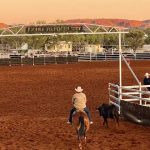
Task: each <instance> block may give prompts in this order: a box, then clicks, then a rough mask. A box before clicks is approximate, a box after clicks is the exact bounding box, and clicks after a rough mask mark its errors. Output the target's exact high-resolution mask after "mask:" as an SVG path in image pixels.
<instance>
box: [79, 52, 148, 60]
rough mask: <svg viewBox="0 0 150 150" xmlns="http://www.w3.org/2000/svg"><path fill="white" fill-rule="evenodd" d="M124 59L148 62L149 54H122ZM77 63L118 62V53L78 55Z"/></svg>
mask: <svg viewBox="0 0 150 150" xmlns="http://www.w3.org/2000/svg"><path fill="white" fill-rule="evenodd" d="M123 55H124V57H125V58H126V59H130V60H143V59H144V60H150V53H135V54H132V53H123ZM78 58H79V61H101V60H119V53H114V54H110V53H103V54H101V53H97V54H93V53H80V54H78Z"/></svg>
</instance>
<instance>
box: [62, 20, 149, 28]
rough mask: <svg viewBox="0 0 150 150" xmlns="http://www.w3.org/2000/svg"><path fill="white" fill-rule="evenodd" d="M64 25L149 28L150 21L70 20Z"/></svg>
mask: <svg viewBox="0 0 150 150" xmlns="http://www.w3.org/2000/svg"><path fill="white" fill-rule="evenodd" d="M64 22H66V23H92V24H100V25H106V26H120V27H126V28H150V20H145V21H138V20H127V19H70V20H65V21H64Z"/></svg>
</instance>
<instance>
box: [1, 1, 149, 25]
mask: <svg viewBox="0 0 150 150" xmlns="http://www.w3.org/2000/svg"><path fill="white" fill-rule="evenodd" d="M0 5H1V7H0V22H3V23H6V24H18V23H24V24H29V23H33V22H36V21H41V20H44V21H46V22H48V23H50V22H54V21H55V20H57V19H62V20H67V19H83V18H84V19H85V18H88V19H96V18H109V19H131V20H148V19H150V8H149V6H150V0H1V2H0Z"/></svg>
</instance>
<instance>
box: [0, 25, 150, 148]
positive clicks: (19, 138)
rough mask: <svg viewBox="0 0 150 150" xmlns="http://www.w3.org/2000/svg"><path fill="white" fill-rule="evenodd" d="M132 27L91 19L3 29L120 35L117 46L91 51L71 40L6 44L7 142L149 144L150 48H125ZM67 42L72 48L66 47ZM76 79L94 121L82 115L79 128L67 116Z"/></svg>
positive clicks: (2, 129)
mask: <svg viewBox="0 0 150 150" xmlns="http://www.w3.org/2000/svg"><path fill="white" fill-rule="evenodd" d="M127 33H128V29H126V28H119V27H110V26H103V25H97V24H87V23H67V24H46V25H45V24H41V25H18V26H11V27H8V28H5V29H0V37H1V38H3V37H19V38H21V37H32V36H33V37H34V36H41V37H42V36H50V37H56V36H58V35H61V36H69V35H76V36H78V35H107V34H112V35H118V50H114V51H113V50H112V51H111V52H103V51H100V49H103V48H100V47H98V48H99V51H98V52H93V51H92V46H89V47H88V46H87V47H86V48H85V49H87V51H86V52H85V51H84V52H83V51H72V50H71V48H72V46H71V44H70V43H66V42H65V41H62V42H60V45H61V48H60V46H55V49H57V50H50V51H48V47H49V45H48V44H45V51H42V52H39V50H30V49H29V48H28V43H24V44H23V46H22V47H20V48H18V49H12V50H10V49H9V45H5V49H7V52H6V51H5V52H1V53H0V72H1V73H0V82H1V86H0V88H1V89H0V91H1V95H0V97H1V98H0V100H1V101H0V106H1V107H0V108H1V109H0V114H1V118H0V139H1V142H0V149H1V150H31V149H35V150H77V149H86V150H149V148H150V141H149V139H150V127H149V126H150V91H149V89H150V84H147V85H146V84H144V82H143V80H144V78H145V77H146V76H149V78H150V74H149V73H150V51H149V52H137V53H131V52H124V51H122V43H123V42H124V41H123V37H124V35H125V34H127ZM69 44H70V45H69ZM63 45H65V46H64V47H63ZM66 45H67V46H68V49H69V50H68V49H67V50H64V49H65V48H66V47H67V46H66ZM6 47H7V48H6ZM93 47H94V46H93ZM0 49H1V50H2V49H4V46H3V45H2V44H0ZM59 49H63V50H62V51H59ZM20 51H26V52H27V53H26V54H22V53H19V52H20ZM77 87H78V88H80V89H81V87H82V88H83V89H82V90H83V92H84V93H85V94H86V97H87V107H88V108H89V110H90V113H91V117H92V121H93V122H92V124H91V125H90V124H88V125H87V126H86V122H83V124H82V122H79V126H78V127H77V128H76V129H75V127H74V126H75V125H74V123H73V124H67V119H68V116H69V113H70V109H71V108H72V107H73V106H72V95H73V94H74V93H75V90H76V91H77V89H76V88H77ZM104 105H106V106H108V107H109V106H110V107H111V106H114V107H113V110H115V111H112V112H111V111H109V110H108V112H107V108H106V112H105V108H104V109H103V106H104ZM110 110H111V108H110ZM116 111H117V112H116ZM77 112H78V111H77ZM104 112H105V113H108V114H106V115H105V113H104ZM115 113H117V114H118V116H119V118H117V116H115ZM113 115H114V116H113ZM101 116H102V117H101ZM107 118H108V120H107ZM103 119H104V123H103ZM105 119H106V120H105ZM79 120H80V119H79ZM105 122H106V125H105ZM82 125H83V126H82ZM82 127H83V134H82V133H81V134H80V132H81V130H82ZM78 129H79V130H78ZM80 129H81V130H80ZM87 131H88V132H87ZM76 132H77V134H76ZM86 132H87V133H86ZM82 136H83V139H82Z"/></svg>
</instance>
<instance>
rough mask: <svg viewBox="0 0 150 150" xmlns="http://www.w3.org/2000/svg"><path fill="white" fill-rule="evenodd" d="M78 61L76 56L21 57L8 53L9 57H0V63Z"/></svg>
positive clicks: (60, 62)
mask: <svg viewBox="0 0 150 150" xmlns="http://www.w3.org/2000/svg"><path fill="white" fill-rule="evenodd" d="M76 62H78V57H77V56H57V57H55V56H45V55H43V56H42V57H36V56H33V57H22V56H21V55H10V57H9V58H2V59H0V65H6V66H13V65H46V64H69V63H76Z"/></svg>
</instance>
